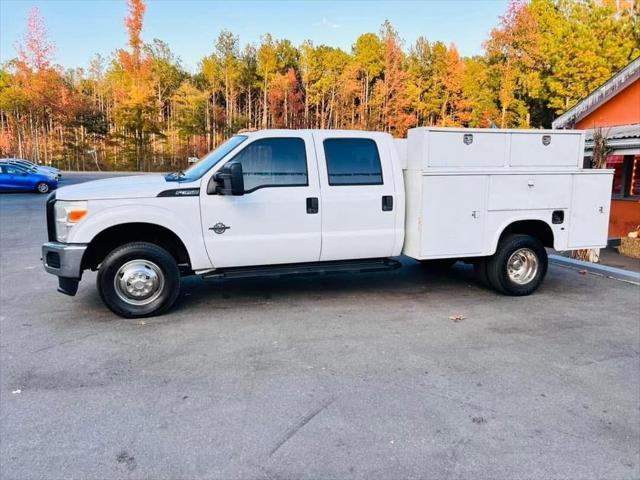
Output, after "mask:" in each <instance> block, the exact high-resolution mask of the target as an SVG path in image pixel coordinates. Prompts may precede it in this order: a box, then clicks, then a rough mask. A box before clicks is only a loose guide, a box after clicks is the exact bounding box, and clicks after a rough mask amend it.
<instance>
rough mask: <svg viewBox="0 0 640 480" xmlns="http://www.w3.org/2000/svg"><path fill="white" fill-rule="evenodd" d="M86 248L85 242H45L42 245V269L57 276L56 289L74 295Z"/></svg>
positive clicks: (80, 276) (80, 275)
mask: <svg viewBox="0 0 640 480" xmlns="http://www.w3.org/2000/svg"><path fill="white" fill-rule="evenodd" d="M86 250H87V245H85V244H78V243H75V244H65V243H59V242H47V243H45V244H44V245H42V263H43V264H44V269H45V270H46V271H47V272H49V273H51V274H53V275H56V276H57V277H58V291H59V292H61V293H65V294H67V295H75V294H76V292H77V291H78V282H79V281H80V279H81V278H82V257H83V255H84V252H85V251H86Z"/></svg>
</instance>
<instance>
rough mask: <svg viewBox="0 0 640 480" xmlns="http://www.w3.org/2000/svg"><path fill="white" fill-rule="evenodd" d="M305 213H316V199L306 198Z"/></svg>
mask: <svg viewBox="0 0 640 480" xmlns="http://www.w3.org/2000/svg"><path fill="white" fill-rule="evenodd" d="M307 213H318V197H309V198H307Z"/></svg>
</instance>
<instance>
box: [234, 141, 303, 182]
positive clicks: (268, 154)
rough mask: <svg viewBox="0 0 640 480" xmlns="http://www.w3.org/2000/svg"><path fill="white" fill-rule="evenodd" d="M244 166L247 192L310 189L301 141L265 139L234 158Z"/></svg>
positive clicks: (252, 144)
mask: <svg viewBox="0 0 640 480" xmlns="http://www.w3.org/2000/svg"><path fill="white" fill-rule="evenodd" d="M231 161H233V162H240V163H241V164H242V176H243V179H244V191H245V193H250V192H253V191H254V190H257V189H259V188H264V187H298V186H307V185H308V184H309V182H308V175H307V155H306V152H305V145H304V140H303V139H302V138H264V139H262V140H256V141H255V142H252V143H251V144H249V145H247V146H246V147H245V148H244V149H243V150H242V151H241V152H240V153H238V154H237V155H236V156H235V157H233V159H232V160H231Z"/></svg>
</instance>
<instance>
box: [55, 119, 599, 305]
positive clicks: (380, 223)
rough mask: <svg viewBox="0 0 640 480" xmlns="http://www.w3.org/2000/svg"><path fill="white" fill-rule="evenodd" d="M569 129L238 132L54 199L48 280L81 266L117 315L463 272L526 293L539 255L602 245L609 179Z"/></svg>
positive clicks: (74, 283) (538, 269) (74, 285)
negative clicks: (222, 284) (267, 289)
mask: <svg viewBox="0 0 640 480" xmlns="http://www.w3.org/2000/svg"><path fill="white" fill-rule="evenodd" d="M583 152H584V135H583V133H581V132H579V131H549V130H498V129H491V130H486V129H445V128H415V129H412V130H410V131H409V133H408V137H407V139H404V140H394V139H393V138H392V137H391V136H390V135H388V134H386V133H378V132H362V131H338V130H262V131H257V132H251V133H246V134H241V135H236V136H234V137H232V138H231V139H230V140H228V141H227V142H226V143H224V144H223V145H221V146H220V147H219V148H217V149H216V150H214V151H212V152H211V153H209V154H208V155H207V156H205V157H204V158H203V159H202V160H201V161H200V162H198V163H197V164H195V165H192V166H191V167H190V168H189V169H188V170H186V171H184V172H182V171H181V172H176V173H172V174H168V175H140V176H132V177H124V178H123V177H121V178H111V179H105V180H98V181H93V182H87V183H82V184H78V185H73V186H68V187H64V188H60V189H59V190H58V191H57V192H55V193H53V194H52V195H51V197H50V198H49V199H48V201H47V226H48V235H49V242H47V243H45V244H44V245H43V248H42V250H43V255H42V258H43V262H44V267H45V269H46V270H47V271H48V272H50V273H53V274H54V275H57V276H58V277H59V288H58V290H59V291H61V292H62V293H66V294H68V295H75V293H76V291H77V289H78V282H79V280H80V279H81V277H82V273H83V271H84V270H86V269H91V270H98V277H97V284H98V291H99V293H100V296H101V298H102V299H103V301H104V303H105V304H106V305H107V307H109V308H110V309H111V310H112V311H113V312H115V313H117V314H118V315H121V316H124V317H141V316H149V315H154V314H159V313H161V312H163V311H165V310H167V309H168V308H170V307H171V305H172V304H173V303H174V302H175V300H176V298H177V297H178V294H179V291H180V277H181V276H184V275H194V274H196V275H204V276H219V277H242V276H254V275H284V274H306V273H315V272H321V271H323V272H332V271H340V270H358V271H368V270H371V271H378V270H382V269H393V268H397V267H398V266H400V263H399V262H398V261H397V259H394V258H393V257H397V256H399V255H402V254H404V255H407V256H409V257H412V258H414V259H416V260H419V261H421V262H424V263H427V264H438V265H447V264H452V263H453V262H455V261H456V260H464V261H466V262H470V263H473V264H474V265H475V266H476V271H477V273H478V276H479V279H480V280H481V281H482V282H483V283H484V284H486V285H487V286H490V287H493V288H494V289H496V290H498V291H500V292H502V293H504V294H508V295H527V294H530V293H532V292H533V291H534V290H535V289H536V288H537V287H538V286H539V285H540V283H541V282H542V280H543V278H544V276H545V273H546V270H547V254H546V251H545V247H551V248H554V249H556V250H572V249H579V248H597V247H602V246H604V245H605V244H606V242H607V225H608V218H609V206H610V192H611V182H612V171H610V170H591V169H583V168H582V165H583Z"/></svg>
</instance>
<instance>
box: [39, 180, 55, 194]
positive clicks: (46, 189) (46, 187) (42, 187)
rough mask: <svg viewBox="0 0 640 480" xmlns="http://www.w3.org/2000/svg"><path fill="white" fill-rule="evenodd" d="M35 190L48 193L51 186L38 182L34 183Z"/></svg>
mask: <svg viewBox="0 0 640 480" xmlns="http://www.w3.org/2000/svg"><path fill="white" fill-rule="evenodd" d="M36 190H37V191H38V193H49V190H51V187H50V186H49V184H48V183H46V182H40V183H38V184H37V185H36Z"/></svg>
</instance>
